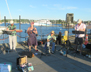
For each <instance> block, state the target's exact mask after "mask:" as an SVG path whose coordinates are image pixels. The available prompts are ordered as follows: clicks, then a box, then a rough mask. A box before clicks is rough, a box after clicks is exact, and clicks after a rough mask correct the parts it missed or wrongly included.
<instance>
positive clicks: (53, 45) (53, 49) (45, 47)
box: [44, 42, 55, 51]
mask: <svg viewBox="0 0 91 72" xmlns="http://www.w3.org/2000/svg"><path fill="white" fill-rule="evenodd" d="M50 45H51V46H52V51H55V43H54V42H52V43H50ZM44 49H45V50H47V42H46V43H45V46H44Z"/></svg>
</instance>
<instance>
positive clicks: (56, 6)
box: [53, 4, 77, 10]
mask: <svg viewBox="0 0 91 72" xmlns="http://www.w3.org/2000/svg"><path fill="white" fill-rule="evenodd" d="M53 6H54V8H55V9H58V10H71V9H77V7H74V6H63V5H61V4H54V5H53Z"/></svg>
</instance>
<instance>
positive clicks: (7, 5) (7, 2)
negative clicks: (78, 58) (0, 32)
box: [0, 0, 91, 21]
mask: <svg viewBox="0 0 91 72" xmlns="http://www.w3.org/2000/svg"><path fill="white" fill-rule="evenodd" d="M67 13H73V14H74V20H75V21H76V20H78V19H82V20H83V21H88V20H91V0H0V16H1V17H0V18H1V19H4V16H6V19H19V15H20V16H21V19H35V20H39V19H51V20H56V19H61V20H66V14H67Z"/></svg>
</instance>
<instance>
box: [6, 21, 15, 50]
mask: <svg viewBox="0 0 91 72" xmlns="http://www.w3.org/2000/svg"><path fill="white" fill-rule="evenodd" d="M7 30H9V31H12V34H11V35H9V45H10V51H13V50H16V26H15V25H14V22H13V20H11V21H10V25H9V26H8V28H7Z"/></svg>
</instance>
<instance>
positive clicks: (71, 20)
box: [66, 13, 74, 23]
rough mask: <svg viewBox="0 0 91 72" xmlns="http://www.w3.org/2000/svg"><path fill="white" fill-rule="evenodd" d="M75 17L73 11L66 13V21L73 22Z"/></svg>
mask: <svg viewBox="0 0 91 72" xmlns="http://www.w3.org/2000/svg"><path fill="white" fill-rule="evenodd" d="M73 17H74V14H73V13H67V14H66V23H73Z"/></svg>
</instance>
